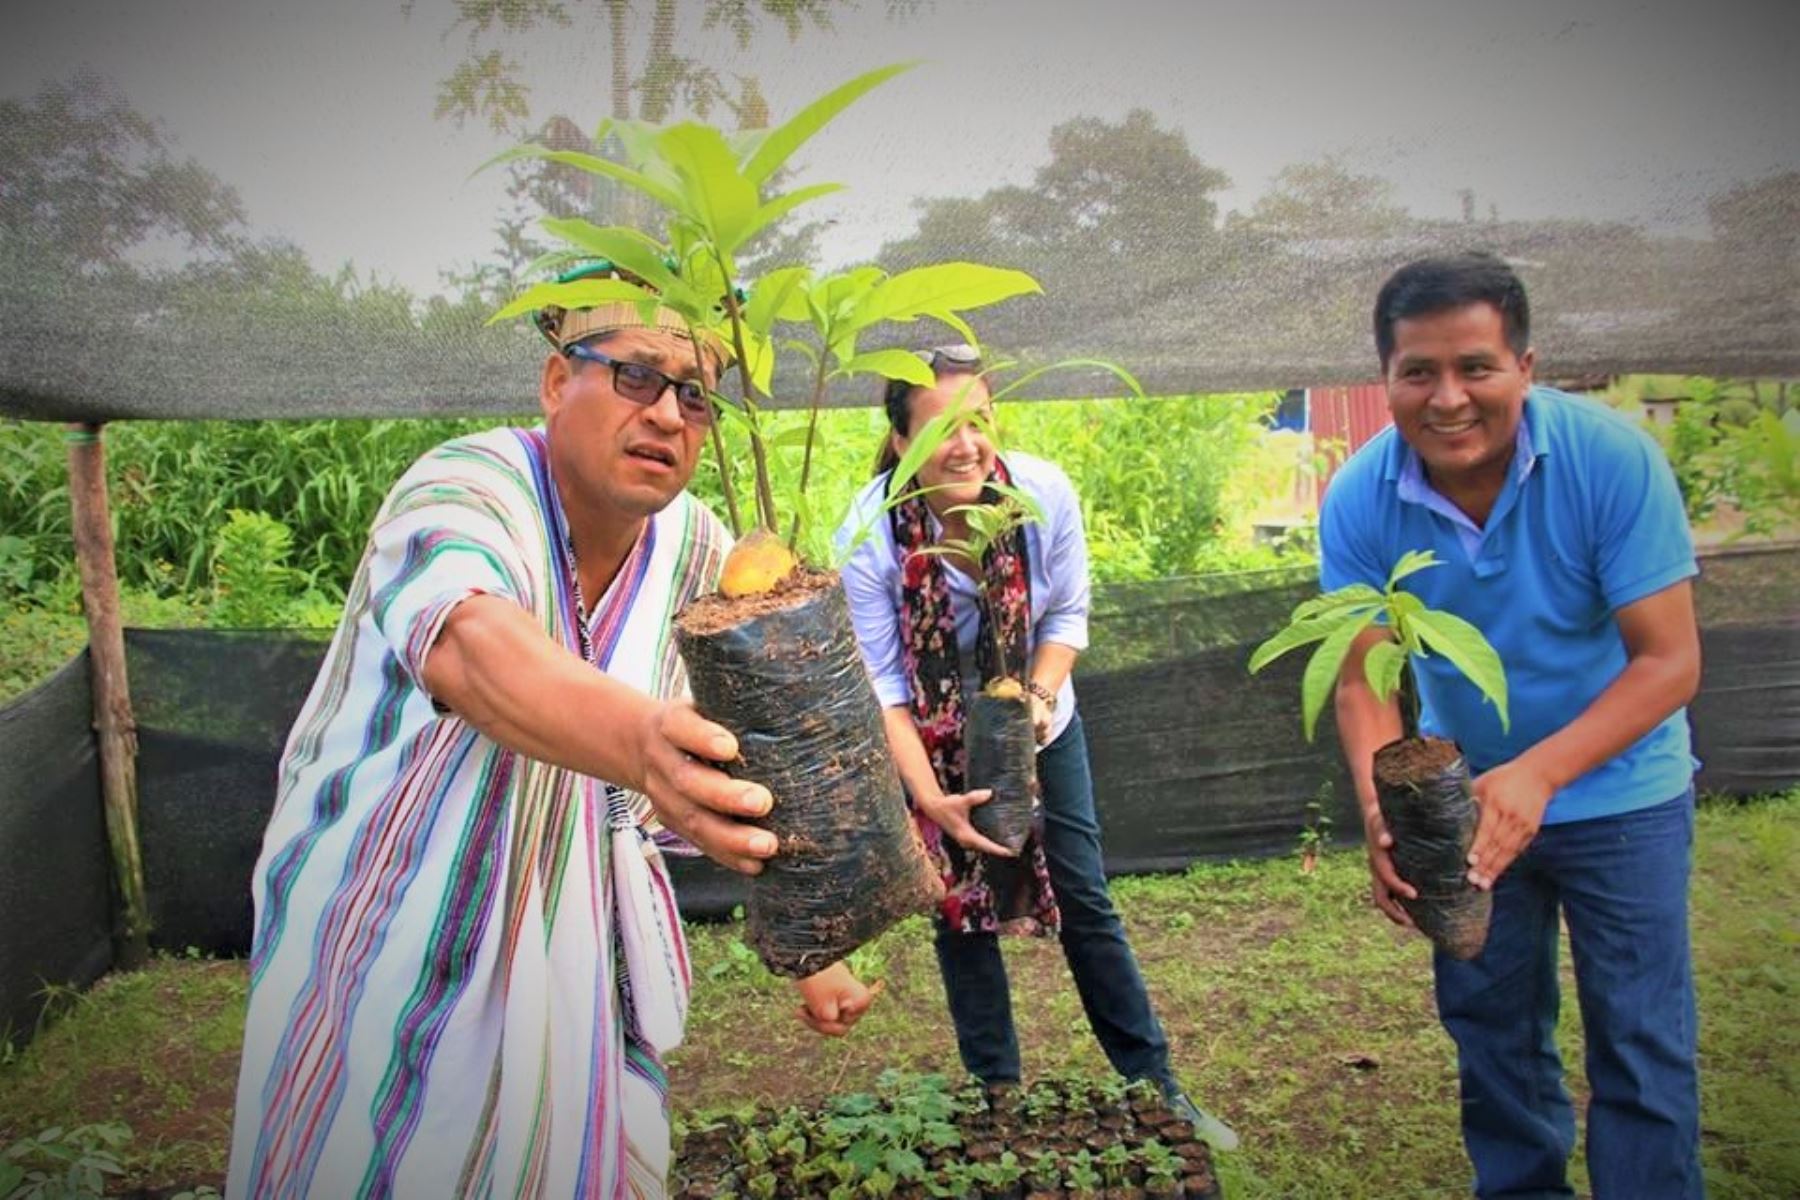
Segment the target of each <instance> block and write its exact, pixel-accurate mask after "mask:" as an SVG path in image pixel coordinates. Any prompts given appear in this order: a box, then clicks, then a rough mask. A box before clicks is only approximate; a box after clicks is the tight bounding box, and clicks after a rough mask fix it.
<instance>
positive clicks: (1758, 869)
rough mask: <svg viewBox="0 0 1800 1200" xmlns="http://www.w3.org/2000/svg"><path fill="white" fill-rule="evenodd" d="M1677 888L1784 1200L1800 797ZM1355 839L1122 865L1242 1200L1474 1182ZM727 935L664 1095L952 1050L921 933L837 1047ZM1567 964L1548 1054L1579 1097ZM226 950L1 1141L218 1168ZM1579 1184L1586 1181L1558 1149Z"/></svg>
mask: <svg viewBox="0 0 1800 1200" xmlns="http://www.w3.org/2000/svg"><path fill="white" fill-rule="evenodd" d="M1699 829H1700V832H1699V837H1698V847H1697V855H1698V867H1697V871H1696V876H1695V881H1694V886H1693V901H1694V940H1695V947H1696V950H1695V954H1696V960H1697V966H1698V972H1699V986H1700V1017H1701V1031H1700V1032H1701V1068H1702V1077H1701V1078H1702V1087H1703V1089H1704V1141H1705V1157H1706V1168H1707V1183H1708V1188H1709V1194H1710V1195H1711V1196H1712V1197H1714V1200H1733V1198H1745V1200H1747V1198H1751V1197H1756V1198H1768V1200H1774V1198H1777V1197H1780V1198H1791V1197H1793V1196H1796V1195H1800V1127H1797V1126H1796V1123H1795V1120H1794V1113H1795V1111H1796V1104H1797V1103H1800V1022H1797V1021H1796V1020H1795V1018H1794V1013H1795V1011H1796V1002H1797V997H1800V953H1797V951H1800V889H1796V888H1795V887H1794V885H1793V879H1794V868H1793V863H1794V862H1795V860H1796V858H1800V791H1791V792H1789V793H1788V794H1786V795H1785V796H1783V797H1779V798H1775V799H1770V800H1765V801H1759V802H1755V803H1750V804H1744V805H1732V804H1726V803H1713V804H1709V805H1707V806H1706V807H1705V808H1703V810H1702V814H1701V820H1700V827H1699ZM1366 886H1367V883H1366V871H1365V868H1364V866H1363V861H1362V857H1361V855H1360V853H1358V852H1354V851H1340V852H1335V853H1331V854H1327V855H1326V856H1325V857H1324V858H1323V859H1321V860H1320V862H1319V865H1318V868H1317V870H1316V871H1314V872H1313V873H1311V874H1303V873H1302V872H1301V871H1300V869H1299V863H1298V860H1297V859H1295V858H1285V859H1278V860H1271V861H1264V862H1255V863H1233V864H1224V865H1210V866H1201V867H1196V868H1194V869H1193V870H1191V871H1189V872H1187V873H1186V874H1183V875H1175V876H1160V877H1152V878H1138V879H1126V880H1120V881H1118V882H1117V884H1116V885H1115V895H1116V897H1117V899H1118V902H1119V905H1120V907H1121V909H1122V910H1123V911H1124V914H1125V918H1126V923H1127V926H1128V928H1129V930H1130V933H1131V937H1132V941H1133V944H1134V945H1135V946H1136V948H1137V951H1138V955H1139V958H1140V960H1141V961H1142V963H1143V967H1144V972H1145V975H1146V976H1147V977H1148V979H1149V982H1150V988H1151V991H1152V993H1153V995H1154V997H1155V999H1156V1001H1157V1004H1158V1006H1159V1009H1160V1012H1161V1014H1162V1017H1163V1020H1164V1023H1165V1024H1166V1025H1167V1026H1168V1030H1169V1034H1170V1038H1171V1040H1172V1042H1173V1044H1174V1046H1175V1053H1176V1059H1177V1064H1178V1066H1179V1069H1180V1071H1181V1074H1182V1076H1183V1078H1184V1080H1185V1081H1186V1083H1187V1084H1188V1086H1189V1088H1190V1090H1191V1091H1192V1092H1193V1093H1194V1095H1195V1096H1196V1097H1197V1098H1198V1099H1199V1100H1200V1101H1201V1103H1202V1104H1203V1105H1205V1106H1207V1107H1210V1108H1212V1109H1213V1110H1214V1111H1216V1112H1218V1113H1219V1114H1220V1115H1222V1116H1224V1117H1225V1118H1226V1119H1227V1120H1228V1121H1230V1122H1231V1123H1232V1124H1233V1125H1234V1126H1235V1127H1236V1128H1237V1129H1238V1131H1239V1133H1240V1134H1241V1135H1242V1136H1243V1147H1242V1149H1240V1150H1239V1151H1238V1152H1237V1153H1235V1154H1229V1155H1222V1156H1220V1160H1219V1167H1220V1175H1221V1177H1222V1179H1223V1181H1224V1183H1225V1186H1226V1193H1227V1195H1228V1196H1231V1197H1233V1198H1234V1200H1242V1198H1244V1197H1258V1196H1276V1197H1289V1196H1293V1197H1333V1198H1353V1197H1370V1198H1375V1197H1380V1198H1382V1200H1389V1198H1395V1197H1427V1196H1430V1197H1436V1196H1442V1197H1452V1196H1460V1195H1466V1194H1467V1179H1468V1172H1467V1166H1466V1163H1465V1161H1464V1159H1463V1155H1462V1149H1461V1144H1460V1141H1459V1139H1458V1134H1457V1124H1456V1111H1457V1100H1456V1083H1455V1069H1454V1058H1453V1054H1452V1051H1451V1047H1450V1043H1449V1040H1448V1038H1447V1037H1445V1035H1444V1034H1443V1033H1442V1031H1441V1030H1440V1029H1439V1028H1438V1025H1437V1022H1436V1019H1435V1017H1434V1016H1433V1012H1432V1004H1431V990H1430V970H1429V957H1428V953H1427V949H1426V945H1425V943H1424V942H1423V941H1422V940H1421V939H1418V938H1416V937H1413V936H1409V935H1404V934H1402V933H1400V932H1399V931H1396V930H1393V929H1391V928H1390V927H1389V926H1388V925H1387V924H1386V922H1384V921H1382V920H1381V919H1380V918H1379V917H1378V916H1377V915H1376V913H1375V912H1374V910H1373V909H1372V908H1370V907H1369V905H1368V903H1367V900H1366ZM738 934H739V928H738V927H737V926H734V925H730V924H726V925H703V926H697V927H695V928H693V929H692V930H691V937H692V942H693V952H694V964H695V972H696V986H695V996H694V1002H693V1008H692V1017H691V1025H690V1030H689V1036H688V1041H687V1044H686V1045H685V1046H683V1048H682V1049H681V1050H680V1051H679V1052H678V1053H677V1054H676V1055H675V1057H674V1059H673V1062H672V1064H671V1072H672V1086H673V1092H674V1101H675V1104H676V1107H677V1109H678V1111H679V1113H681V1114H683V1115H693V1114H695V1113H699V1112H702V1111H706V1110H714V1109H720V1108H726V1107H736V1106H740V1105H743V1104H745V1103H758V1104H769V1105H777V1106H779V1105H786V1104H789V1103H797V1102H807V1101H813V1100H817V1099H819V1098H821V1097H823V1096H826V1095H829V1094H832V1093H834V1092H844V1091H862V1090H867V1089H869V1088H870V1087H871V1086H872V1085H873V1082H874V1080H875V1077H876V1076H877V1074H879V1073H880V1072H881V1071H882V1070H883V1069H884V1068H887V1067H898V1068H901V1069H903V1070H908V1071H918V1072H926V1071H942V1072H951V1071H953V1070H954V1069H955V1067H956V1054H955V1046H954V1043H953V1040H952V1036H951V1033H950V1028H949V1023H948V1019H947V1017H946V1016H945V1014H944V1010H943V998H942V992H941V990H940V987H939V984H938V980H937V973H936V967H935V964H934V962H933V958H932V952H931V945H930V938H929V935H928V928H927V925H926V923H925V922H924V921H923V920H922V919H914V920H913V921H910V922H907V923H906V924H904V925H902V926H901V927H899V928H898V929H896V930H894V931H893V932H891V933H889V934H888V935H887V936H885V937H883V938H882V939H880V940H879V941H878V942H876V943H875V944H873V945H872V946H870V947H867V948H865V949H864V950H863V951H860V952H859V953H858V956H857V960H856V964H855V965H856V966H857V967H858V968H859V969H860V970H861V971H862V972H864V973H865V975H869V976H878V977H880V978H883V979H885V980H886V981H887V990H886V994H885V995H884V996H883V997H882V998H881V1000H880V1001H879V1002H878V1004H877V1005H876V1007H875V1009H874V1010H873V1011H872V1012H871V1013H870V1014H869V1016H868V1017H867V1018H866V1019H865V1020H864V1022H863V1023H862V1025H861V1026H859V1027H858V1029H857V1031H856V1033H855V1034H854V1035H853V1036H852V1037H850V1038H847V1039H844V1040H841V1041H825V1040H821V1039H818V1038H816V1037H814V1036H813V1035H812V1034H810V1033H808V1032H807V1031H806V1030H805V1029H804V1028H803V1027H802V1026H801V1024H800V1022H799V1021H798V1020H797V1019H796V1018H795V1016H794V1015H793V1010H794V1008H795V1006H796V1000H795V998H794V995H793V991H792V988H791V986H790V985H788V984H787V983H785V982H783V981H781V980H777V979H775V978H773V977H771V976H770V975H769V974H768V973H767V972H765V971H764V970H763V969H762V967H761V966H760V964H758V963H757V962H756V960H755V958H754V956H752V955H751V954H750V952H749V951H748V950H747V949H746V948H745V947H744V946H743V944H742V943H741V942H740V941H739V939H738ZM1564 959H1565V965H1564V974H1565V977H1566V978H1565V1006H1564V1017H1565V1021H1564V1026H1563V1029H1562V1034H1561V1042H1562V1046H1563V1051H1564V1055H1565V1058H1566V1060H1567V1061H1568V1062H1569V1063H1571V1064H1575V1065H1577V1069H1576V1071H1575V1072H1574V1079H1573V1080H1572V1085H1573V1087H1574V1090H1575V1091H1576V1092H1577V1095H1578V1096H1580V1095H1582V1094H1583V1093H1582V1091H1581V1084H1580V1078H1579V1069H1578V1064H1579V1063H1580V1061H1581V1030H1580V1027H1579V1017H1578V1014H1577V1013H1576V1011H1575V1004H1574V985H1573V980H1572V977H1569V973H1568V968H1567V961H1566V960H1567V955H1566V954H1565V955H1564ZM1008 965H1009V967H1010V969H1011V971H1012V973H1013V991H1014V998H1015V1007H1016V1010H1017V1013H1018V1016H1019V1024H1020V1037H1021V1041H1022V1043H1023V1048H1024V1053H1025V1060H1026V1069H1027V1074H1028V1075H1029V1074H1036V1073H1046V1072H1050V1071H1053V1070H1055V1071H1065V1070H1073V1071H1078V1072H1083V1073H1087V1074H1091V1075H1095V1076H1099V1075H1101V1074H1103V1073H1104V1072H1105V1071H1106V1070H1107V1067H1106V1063H1105V1060H1104V1059H1103V1058H1102V1056H1101V1054H1100V1051H1099V1049H1098V1047H1097V1046H1096V1045H1095V1043H1094V1040H1093V1038H1092V1037H1091V1036H1090V1035H1089V1033H1088V1031H1087V1027H1086V1022H1085V1020H1084V1019H1083V1017H1082V1013H1081V1007H1080V1004H1079V1001H1078V1000H1077V998H1076V995H1075V990H1074V986H1073V984H1072V983H1071V982H1070V981H1069V979H1068V975H1067V971H1066V969H1065V968H1064V966H1063V963H1062V958H1061V954H1060V952H1059V950H1058V948H1057V947H1056V945H1055V944H1054V943H1049V942H1025V941H1014V942H1012V943H1010V944H1009V946H1008ZM244 989H245V973H244V968H243V965H242V964H241V963H236V962H208V961H196V960H188V959H179V958H164V959H161V960H159V961H157V962H156V963H155V964H154V965H153V966H152V967H151V968H149V969H148V970H146V971H143V972H141V973H138V974H135V975H129V976H125V975H116V976H112V977H110V978H108V979H106V980H105V981H103V982H102V983H101V984H100V985H99V986H98V987H96V988H95V989H93V991H92V992H91V993H89V994H87V995H85V996H79V997H73V996H71V997H68V998H67V1000H66V1004H65V1005H64V1006H63V1007H64V1008H65V1009H66V1012H65V1013H64V1014H63V1015H62V1017H61V1018H60V1019H58V1020H57V1021H56V1022H55V1023H54V1024H53V1025H52V1026H51V1027H50V1028H48V1029H47V1030H46V1031H44V1032H43V1034H42V1035H41V1036H40V1037H39V1038H38V1039H37V1040H36V1041H34V1042H33V1043H32V1044H31V1046H30V1047H29V1048H28V1049H26V1050H24V1051H22V1052H19V1053H17V1054H10V1053H9V1054H6V1055H4V1058H3V1060H0V1147H3V1146H5V1145H7V1144H8V1143H11V1142H13V1141H15V1140H16V1139H18V1138H21V1137H24V1136H27V1135H30V1134H34V1133H36V1132H37V1131H38V1130H40V1129H42V1128H44V1127H46V1126H52V1125H62V1126H77V1125H82V1124H87V1123H93V1122H102V1121H123V1122H125V1123H126V1124H128V1125H129V1126H130V1127H131V1129H132V1131H133V1134H134V1136H133V1138H132V1140H131V1141H130V1142H129V1143H128V1144H127V1145H126V1146H125V1148H124V1149H123V1151H121V1154H120V1157H121V1159H122V1161H123V1163H124V1165H125V1167H126V1176H125V1179H124V1184H125V1185H126V1186H129V1187H165V1186H169V1185H174V1184H193V1183H212V1184H218V1183H220V1182H221V1180H222V1177H223V1172H224V1159H225V1149H226V1142H227V1138H228V1134H229V1128H230V1119H231V1104H232V1093H233V1088H234V1084H235V1079H236V1063H237V1049H238V1040H239V1038H240V1037H241V1033H242V1021H243V1009H244ZM1576 1170H1577V1179H1578V1181H1579V1180H1580V1179H1583V1178H1584V1176H1582V1175H1581V1173H1580V1172H1581V1167H1580V1162H1579V1157H1578V1159H1577V1166H1576Z"/></svg>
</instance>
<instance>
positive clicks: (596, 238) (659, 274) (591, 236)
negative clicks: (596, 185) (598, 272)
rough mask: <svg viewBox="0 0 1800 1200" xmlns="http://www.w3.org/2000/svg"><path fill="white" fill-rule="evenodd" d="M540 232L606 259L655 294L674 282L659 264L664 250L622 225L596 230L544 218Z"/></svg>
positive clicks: (572, 221)
mask: <svg viewBox="0 0 1800 1200" xmlns="http://www.w3.org/2000/svg"><path fill="white" fill-rule="evenodd" d="M539 224H540V225H542V226H543V228H544V232H546V233H548V234H549V235H550V236H552V237H555V238H560V239H562V240H563V241H565V242H568V243H570V244H571V245H574V246H578V247H580V248H581V249H582V250H585V251H587V252H588V253H589V254H592V255H594V256H596V257H598V258H605V259H610V260H611V261H612V262H613V263H614V264H616V265H617V266H620V267H623V268H624V269H625V270H627V271H630V272H631V273H632V274H633V275H636V276H638V277H639V278H640V279H642V280H644V281H645V282H646V283H648V284H650V285H651V286H652V287H654V288H656V289H657V290H658V291H662V290H665V289H667V288H668V287H669V285H670V284H672V283H673V282H674V281H675V272H673V271H671V270H670V269H669V265H668V264H667V263H666V262H664V261H663V255H665V254H667V253H668V250H667V249H666V248H665V247H664V246H663V245H662V243H660V242H658V241H656V240H655V239H654V238H651V237H647V236H645V235H644V234H642V233H639V232H638V231H637V230H635V229H628V228H626V227H624V226H622V225H611V226H605V227H602V226H599V225H596V224H594V223H593V222H592V221H583V220H581V219H580V218H579V217H545V218H544V219H543V220H542V221H540V222H539Z"/></svg>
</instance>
